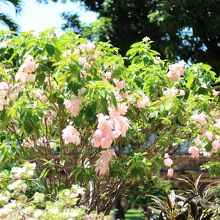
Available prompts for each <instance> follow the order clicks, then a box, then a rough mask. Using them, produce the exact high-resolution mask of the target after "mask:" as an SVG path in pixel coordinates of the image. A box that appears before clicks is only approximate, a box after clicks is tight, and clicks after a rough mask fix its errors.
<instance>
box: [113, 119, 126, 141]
mask: <svg viewBox="0 0 220 220" xmlns="http://www.w3.org/2000/svg"><path fill="white" fill-rule="evenodd" d="M111 120H112V121H113V124H114V137H115V138H117V137H119V136H120V135H121V136H122V137H126V133H127V131H128V129H129V128H130V125H129V122H128V119H127V117H124V116H118V117H114V118H112V119H111Z"/></svg>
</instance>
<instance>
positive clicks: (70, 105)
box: [64, 97, 82, 117]
mask: <svg viewBox="0 0 220 220" xmlns="http://www.w3.org/2000/svg"><path fill="white" fill-rule="evenodd" d="M64 105H65V108H66V109H67V110H68V111H69V112H70V114H71V115H72V116H73V117H76V116H78V115H79V111H80V106H81V105H82V98H81V97H77V98H74V99H72V100H69V99H65V100H64Z"/></svg>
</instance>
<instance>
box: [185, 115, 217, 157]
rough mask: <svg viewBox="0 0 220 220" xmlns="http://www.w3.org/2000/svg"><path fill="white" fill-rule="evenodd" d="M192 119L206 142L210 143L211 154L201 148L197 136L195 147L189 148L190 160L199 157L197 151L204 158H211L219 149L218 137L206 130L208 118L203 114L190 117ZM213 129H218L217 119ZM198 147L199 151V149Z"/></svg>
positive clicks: (200, 142)
mask: <svg viewBox="0 0 220 220" xmlns="http://www.w3.org/2000/svg"><path fill="white" fill-rule="evenodd" d="M192 119H193V121H194V123H195V125H196V126H197V127H198V128H199V129H200V132H201V133H202V135H203V137H204V138H205V139H206V140H207V141H212V149H211V152H207V151H206V149H205V148H204V147H203V148H201V147H202V141H201V140H200V138H199V136H197V137H196V139H195V140H194V142H195V145H196V146H191V147H190V148H189V153H190V154H191V156H192V158H198V157H199V150H200V151H201V152H203V155H204V156H206V155H207V156H211V153H216V152H217V151H218V149H219V148H220V136H219V135H215V138H214V135H213V133H212V132H211V131H208V130H207V125H208V122H207V119H208V116H207V115H206V114H205V113H195V114H193V115H192ZM213 127H214V128H217V129H218V128H220V120H219V119H217V120H216V123H215V124H214V125H213ZM199 147H200V149H199Z"/></svg>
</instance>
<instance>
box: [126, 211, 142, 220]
mask: <svg viewBox="0 0 220 220" xmlns="http://www.w3.org/2000/svg"><path fill="white" fill-rule="evenodd" d="M125 219H126V220H142V219H144V214H143V212H142V210H138V209H129V210H127V212H126V214H125Z"/></svg>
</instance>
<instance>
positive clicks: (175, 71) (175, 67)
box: [167, 62, 184, 82]
mask: <svg viewBox="0 0 220 220" xmlns="http://www.w3.org/2000/svg"><path fill="white" fill-rule="evenodd" d="M183 74H184V63H183V62H180V63H175V64H172V65H170V66H169V72H168V73H167V77H168V78H169V79H170V80H171V81H173V82H175V81H177V80H178V79H179V78H180V76H181V75H183Z"/></svg>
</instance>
